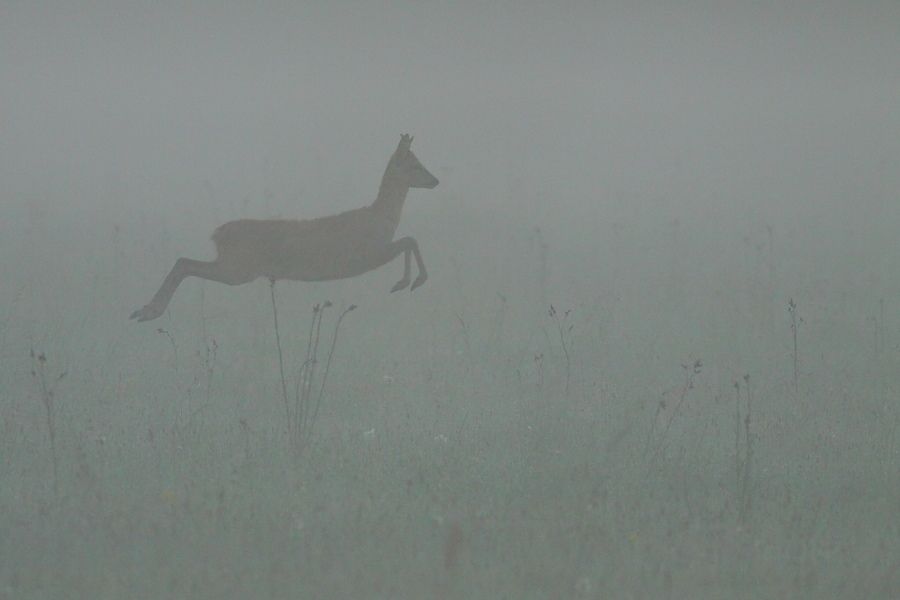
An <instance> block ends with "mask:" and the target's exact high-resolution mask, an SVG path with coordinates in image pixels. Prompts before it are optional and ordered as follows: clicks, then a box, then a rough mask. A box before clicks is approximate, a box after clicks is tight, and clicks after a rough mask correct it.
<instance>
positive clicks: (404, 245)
mask: <svg viewBox="0 0 900 600" xmlns="http://www.w3.org/2000/svg"><path fill="white" fill-rule="evenodd" d="M388 249H389V255H390V258H388V259H387V260H386V261H385V262H390V261H391V260H392V259H393V258H394V257H395V256H397V255H398V254H400V253H401V252H402V253H403V279H401V280H400V281H398V282H397V283H396V284H394V287H392V288H391V292H397V291H399V290H402V289H404V288H406V287H407V286H408V285H409V278H410V275H411V271H412V268H411V266H412V265H411V258H412V257H415V259H416V266H417V267H418V269H419V275H418V277H416V280H415V281H413V284H412V287H410V288H409V289H410V291H412V290H414V289H416V288H417V287H419V286H420V285H422V284H423V283H425V280H426V279H427V278H428V274H427V273H426V272H425V264H424V263H423V262H422V254H421V253H420V252H419V244H418V243H417V242H416V240H415V239H413V238H411V237H405V238H400V239H399V240H397V241H396V242H393V243H391V244H390V245H389V246H388Z"/></svg>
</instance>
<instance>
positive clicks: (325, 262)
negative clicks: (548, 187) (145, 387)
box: [131, 135, 438, 321]
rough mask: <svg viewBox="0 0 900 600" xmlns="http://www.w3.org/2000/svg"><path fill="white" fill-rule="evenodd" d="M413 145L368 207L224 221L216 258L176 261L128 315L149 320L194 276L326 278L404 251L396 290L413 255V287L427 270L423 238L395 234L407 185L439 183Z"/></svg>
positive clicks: (398, 154) (362, 269)
mask: <svg viewBox="0 0 900 600" xmlns="http://www.w3.org/2000/svg"><path fill="white" fill-rule="evenodd" d="M411 143H412V137H410V136H408V135H404V136H402V137H401V138H400V144H399V145H398V146H397V150H396V151H395V152H394V154H393V156H391V159H390V161H389V162H388V166H387V168H386V169H385V172H384V176H383V177H382V181H381V187H380V188H379V191H378V197H377V198H376V199H375V202H373V203H372V204H371V205H369V206H365V207H362V208H357V209H354V210H349V211H346V212H343V213H340V214H337V215H330V216H327V217H320V218H318V219H309V220H290V219H271V220H255V219H241V220H238V221H230V222H228V223H225V224H224V225H221V226H220V227H218V228H217V229H216V230H215V232H214V233H213V235H212V240H213V243H214V244H215V245H216V251H217V256H216V259H215V260H214V261H211V262H207V261H199V260H194V259H190V258H179V259H178V260H177V261H176V262H175V266H174V267H172V270H171V271H170V272H169V274H168V276H167V277H166V279H165V281H163V284H162V286H161V287H160V288H159V291H157V292H156V295H154V296H153V299H152V300H150V302H149V303H148V304H146V305H145V306H144V307H142V308H140V309H138V310H136V311H134V313H132V315H131V318H132V319H137V320H138V321H149V320H151V319H155V318H156V317H158V316H160V315H161V314H162V313H163V312H164V311H165V309H166V307H167V306H168V304H169V301H170V300H171V299H172V296H173V295H174V294H175V290H176V289H177V288H178V285H179V284H180V283H181V282H182V281H183V280H184V279H185V278H186V277H190V276H194V277H200V278H202V279H208V280H211V281H218V282H221V283H225V284H228V285H240V284H243V283H247V282H250V281H253V280H255V279H257V278H259V277H266V278H268V279H270V280H272V281H276V280H279V279H288V280H293V281H328V280H333V279H344V278H347V277H355V276H357V275H361V274H363V273H366V272H368V271H371V270H373V269H376V268H378V267H380V266H381V265H384V264H386V263H388V262H390V261H391V260H393V259H394V258H395V257H397V256H398V255H400V254H401V253H402V254H403V255H404V271H403V278H402V279H401V280H400V281H399V282H397V284H396V285H395V286H394V287H393V288H392V290H391V291H392V292H395V291H397V290H401V289H404V288H406V287H407V286H410V274H411V273H410V271H411V258H413V257H414V258H415V259H416V265H417V267H418V270H419V274H418V276H417V277H416V280H415V281H413V282H412V285H411V286H410V289H415V288H417V287H418V286H420V285H422V284H423V283H424V282H425V279H426V278H427V277H428V275H427V273H426V271H425V265H424V263H423V262H422V256H421V254H420V253H419V246H418V243H417V242H416V240H415V239H413V238H411V237H405V238H401V239H399V240H394V239H393V238H394V233H395V232H396V230H397V226H398V224H399V222H400V213H401V211H402V210H403V203H404V201H405V200H406V194H407V192H408V191H409V188H411V187H417V188H428V189H431V188H434V187H435V186H436V185H437V184H438V180H437V179H436V178H435V177H434V176H433V175H432V174H431V173H429V172H428V170H427V169H425V167H423V166H422V164H421V163H420V162H419V161H418V159H417V158H416V157H415V155H414V154H413V153H412V151H411V150H410V149H409V147H410V144H411Z"/></svg>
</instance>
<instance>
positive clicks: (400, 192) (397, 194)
mask: <svg viewBox="0 0 900 600" xmlns="http://www.w3.org/2000/svg"><path fill="white" fill-rule="evenodd" d="M408 192H409V185H407V184H406V183H405V182H403V181H402V180H401V179H400V178H398V177H397V176H395V175H393V174H392V173H391V172H390V169H388V171H387V172H385V174H384V177H383V178H382V179H381V187H379V188H378V197H377V198H375V202H373V203H372V210H373V211H374V212H375V213H377V214H378V215H380V216H382V217H384V218H385V219H388V220H389V221H390V222H391V223H393V224H394V228H395V229H396V228H397V225H399V224H400V213H401V212H403V203H404V202H405V201H406V194H407V193H408Z"/></svg>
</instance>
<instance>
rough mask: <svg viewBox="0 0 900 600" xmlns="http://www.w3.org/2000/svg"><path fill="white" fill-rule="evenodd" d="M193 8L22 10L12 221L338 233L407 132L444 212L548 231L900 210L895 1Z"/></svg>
mask: <svg viewBox="0 0 900 600" xmlns="http://www.w3.org/2000/svg"><path fill="white" fill-rule="evenodd" d="M185 6H186V5H185V4H184V3H165V2H162V3H132V2H126V3H120V2H76V3H51V2H15V1H10V0H7V1H5V2H3V3H2V4H0V102H2V115H0V118H2V120H0V179H2V181H3V188H4V192H3V195H4V202H12V203H15V204H19V203H22V202H25V203H28V202H42V203H44V204H45V205H46V206H48V207H49V210H56V209H58V210H67V211H68V210H74V211H76V212H78V211H88V212H90V211H96V210H112V211H119V212H120V213H121V214H129V212H130V211H131V214H135V215H136V214H138V213H140V214H142V215H146V214H155V213H166V212H171V211H174V210H177V209H178V207H179V206H183V205H184V204H185V203H186V202H187V203H189V202H190V198H191V197H192V196H196V195H197V194H198V193H201V192H198V190H201V191H202V190H203V189H204V186H207V187H208V188H209V189H210V190H212V192H211V193H213V194H216V195H217V196H219V197H220V198H221V202H222V203H223V204H226V205H231V204H233V203H235V202H239V200H240V199H246V198H258V197H261V196H262V195H263V194H264V193H266V194H269V195H271V196H272V197H274V198H275V200H273V201H272V202H271V205H266V206H264V207H262V208H263V209H265V210H268V211H270V212H277V213H285V215H286V216H299V215H301V214H303V215H306V214H309V213H310V212H312V213H314V214H322V213H325V212H329V210H328V208H329V207H334V208H335V209H341V210H342V209H345V208H349V207H353V206H357V205H359V204H361V203H363V202H368V201H370V200H371V199H372V197H373V196H374V191H375V189H376V185H377V181H378V178H379V177H380V173H381V171H382V169H383V167H384V163H385V161H386V158H387V156H388V154H389V153H390V151H391V149H392V146H393V145H394V144H395V143H396V139H397V136H398V135H399V134H400V133H401V132H405V131H409V132H411V133H413V134H414V135H415V136H416V149H417V151H418V152H419V155H420V157H422V158H423V160H424V161H425V162H426V164H427V166H428V167H429V168H431V169H432V171H433V172H435V174H436V175H437V176H438V177H439V178H440V179H441V181H442V186H441V188H440V189H439V192H440V193H441V194H443V195H445V196H453V197H457V198H465V199H468V201H469V202H470V203H472V204H473V205H475V206H483V205H484V204H486V203H495V204H498V205H499V204H502V203H503V202H506V201H509V200H512V201H513V202H516V203H517V204H510V206H511V207H516V206H518V207H519V209H518V210H521V211H530V213H529V215H528V218H529V219H532V220H535V221H540V220H541V219H542V218H544V217H546V215H548V214H551V213H552V212H553V211H556V210H558V209H559V207H560V206H563V207H567V212H570V213H571V214H573V215H574V217H575V219H576V220H577V218H578V217H579V216H580V215H584V214H588V213H590V211H591V210H593V208H594V207H596V206H601V207H602V206H607V205H610V204H614V203H615V202H616V201H618V202H630V201H631V199H635V198H638V199H640V201H641V202H642V203H645V202H646V201H647V200H652V201H654V202H655V203H656V204H652V206H654V207H658V205H659V204H660V203H662V204H663V205H665V204H667V203H669V202H673V201H674V200H671V199H674V198H677V199H679V200H678V202H679V206H678V208H677V209H675V208H673V209H672V211H673V212H677V211H678V210H692V209H696V208H698V207H709V206H712V205H715V204H716V203H725V205H726V206H738V207H740V206H745V205H746V203H748V202H753V203H755V204H756V205H757V206H758V207H759V210H761V211H763V212H765V210H766V206H768V205H770V204H771V205H772V206H773V207H776V208H775V210H781V209H783V208H784V206H785V205H787V204H789V205H795V206H796V208H797V210H813V211H814V210H815V208H814V207H815V206H816V205H817V203H818V202H819V200H817V198H819V197H821V198H822V199H821V202H823V203H824V204H822V205H821V206H826V205H835V204H838V205H839V204H841V203H844V202H847V201H853V202H859V201H860V200H861V198H865V199H866V201H872V202H881V203H884V202H887V201H888V199H889V197H890V201H891V202H895V201H896V198H895V196H896V193H894V192H892V190H896V189H897V188H898V185H900V180H898V175H897V173H898V172H900V168H898V167H900V165H898V156H900V135H898V134H900V116H898V111H897V100H898V98H900V61H898V60H897V56H900V4H898V3H896V2H892V1H884V2H859V3H856V2H853V3H851V2H790V3H785V2H752V3H751V2H732V3H723V2H677V3H669V2H613V3H580V2H579V3H576V2H571V3H564V5H562V6H561V5H558V4H557V3H547V2H537V3H530V4H526V3H523V2H492V3H474V2H473V3H459V2H440V3H419V2H416V3H408V4H400V3H389V4H386V5H384V6H383V5H382V3H364V2H359V3H331V2H286V3H265V4H253V5H248V4H246V3H243V2H234V3H208V4H207V3H194V4H192V5H189V6H188V7H187V8H185ZM516 195H519V196H521V197H520V198H519V197H512V198H511V196H516ZM551 199H552V200H551ZM298 200H299V201H300V202H301V203H302V206H301V207H300V208H299V209H298V210H297V211H296V212H295V211H294V210H293V208H292V206H294V205H295V204H296V203H297V201H298ZM804 207H805V208H804ZM251 208H252V207H251ZM257 216H271V215H265V214H261V215H257Z"/></svg>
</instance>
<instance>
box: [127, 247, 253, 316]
mask: <svg viewBox="0 0 900 600" xmlns="http://www.w3.org/2000/svg"><path fill="white" fill-rule="evenodd" d="M186 277H199V278H201V279H208V280H210V281H218V282H219V283H225V284H228V285H240V284H242V283H247V282H248V281H252V280H253V279H255V278H256V275H254V274H249V273H241V272H238V271H235V270H232V269H228V268H226V266H225V264H223V263H222V262H219V261H218V260H217V261H213V262H206V261H202V260H194V259H192V258H179V259H178V260H177V261H175V266H174V267H172V270H171V271H169V274H168V275H166V279H165V280H164V281H163V283H162V285H161V286H160V288H159V290H158V291H157V292H156V294H155V295H154V296H153V299H152V300H150V302H149V303H148V304H146V305H144V306H143V307H142V308H139V309H138V310H136V311H134V312H133V313H131V318H132V319H137V320H138V321H150V320H152V319H155V318H157V317H158V316H160V315H161V314H163V312H165V310H166V307H167V306H168V305H169V301H170V300H171V299H172V296H173V295H175V290H176V289H178V286H179V284H180V283H181V282H182V281H184V279H185V278H186Z"/></svg>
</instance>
